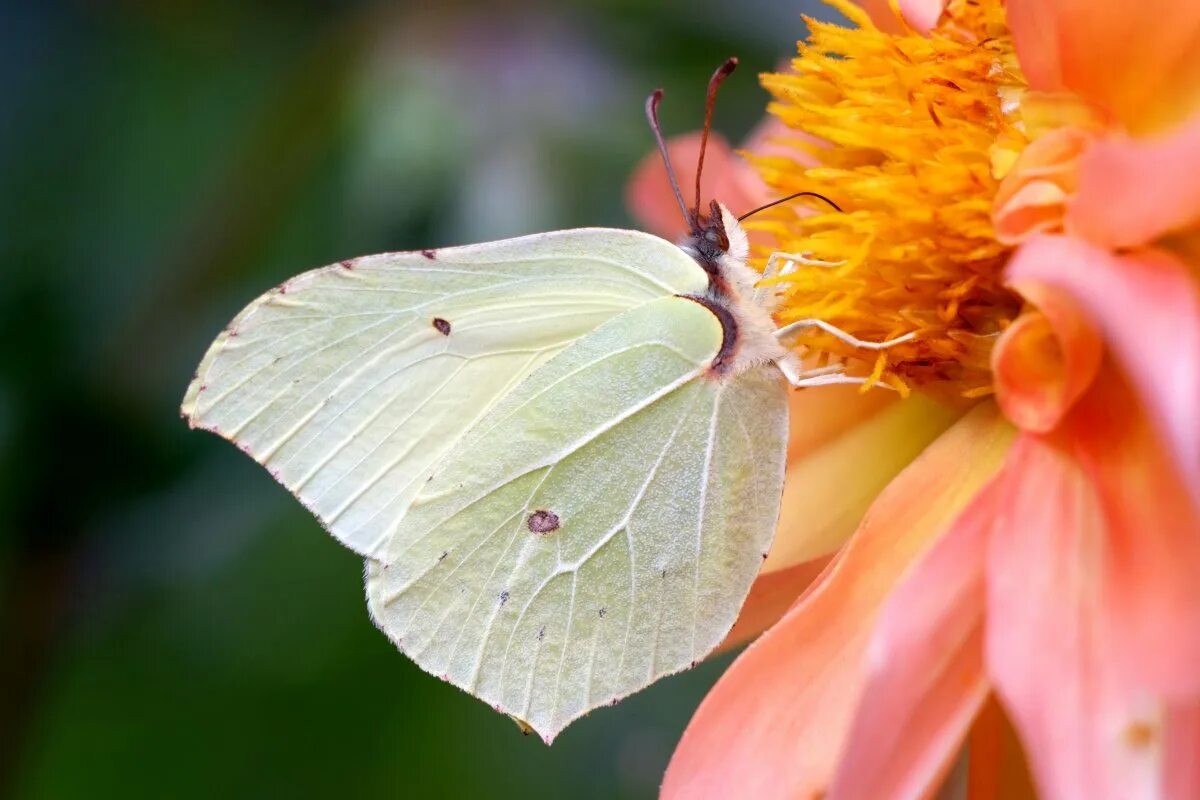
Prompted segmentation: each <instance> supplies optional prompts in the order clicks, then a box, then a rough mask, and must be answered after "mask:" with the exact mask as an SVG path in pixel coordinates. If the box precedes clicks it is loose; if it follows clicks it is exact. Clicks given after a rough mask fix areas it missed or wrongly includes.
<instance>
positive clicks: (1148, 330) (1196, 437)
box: [1008, 236, 1200, 498]
mask: <svg viewBox="0 0 1200 800" xmlns="http://www.w3.org/2000/svg"><path fill="white" fill-rule="evenodd" d="M1008 281H1009V283H1010V284H1011V285H1012V286H1013V288H1015V289H1016V290H1017V291H1018V292H1021V293H1022V294H1026V295H1030V296H1031V295H1033V294H1036V293H1037V292H1038V291H1039V290H1038V289H1037V288H1036V287H1035V286H1034V284H1045V285H1046V286H1050V287H1057V288H1059V289H1061V290H1063V291H1066V292H1068V293H1070V294H1071V296H1072V297H1073V298H1074V299H1075V301H1076V302H1077V303H1078V304H1079V306H1080V308H1081V309H1082V310H1083V312H1084V313H1086V314H1087V315H1088V316H1089V317H1091V320H1092V323H1093V324H1094V325H1095V326H1096V327H1097V328H1099V330H1100V332H1101V334H1102V335H1103V336H1104V339H1105V341H1106V342H1107V344H1108V346H1109V348H1111V351H1112V353H1113V354H1114V355H1115V356H1116V358H1117V360H1118V361H1119V362H1120V364H1121V367H1122V368H1123V370H1124V372H1125V373H1126V374H1127V375H1128V376H1129V377H1130V379H1131V380H1132V382H1133V384H1134V387H1135V388H1136V390H1137V392H1138V394H1139V396H1140V397H1141V400H1142V403H1143V404H1144V405H1145V406H1146V408H1148V409H1149V410H1150V412H1151V413H1152V416H1153V417H1154V418H1155V421H1156V423H1157V424H1158V425H1159V428H1160V430H1161V431H1162V433H1163V437H1164V440H1165V441H1166V442H1167V444H1168V446H1169V448H1170V449H1171V450H1172V452H1173V453H1174V455H1175V457H1176V460H1177V468H1178V469H1179V470H1180V472H1181V473H1182V474H1183V476H1184V478H1185V480H1186V481H1187V484H1188V486H1189V487H1190V490H1191V492H1192V494H1193V497H1196V498H1200V285H1198V284H1197V281H1196V278H1195V277H1194V276H1193V275H1192V274H1191V273H1190V271H1189V269H1188V267H1187V266H1185V265H1184V264H1181V263H1180V262H1179V261H1177V260H1175V259H1174V258H1172V257H1171V256H1169V255H1167V254H1165V253H1162V252H1158V251H1143V252H1139V253H1131V254H1128V255H1122V256H1118V255H1114V254H1112V253H1110V252H1108V251H1107V250H1104V249H1101V248H1099V247H1095V246H1093V245H1090V244H1088V243H1086V242H1083V241H1080V240H1078V239H1074V238H1071V237H1066V236H1038V237H1035V238H1033V239H1031V240H1030V241H1028V242H1026V243H1025V244H1024V245H1022V246H1021V247H1020V249H1018V250H1017V253H1016V255H1015V256H1014V257H1013V259H1012V260H1011V261H1010V262H1009V265H1008Z"/></svg>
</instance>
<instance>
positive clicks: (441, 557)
mask: <svg viewBox="0 0 1200 800" xmlns="http://www.w3.org/2000/svg"><path fill="white" fill-rule="evenodd" d="M448 555H450V551H449V550H443V551H442V554H441V555H440V556H438V561H441V560H442V559H443V558H445V557H446V556H448Z"/></svg>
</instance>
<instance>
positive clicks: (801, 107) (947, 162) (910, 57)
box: [747, 0, 1027, 398]
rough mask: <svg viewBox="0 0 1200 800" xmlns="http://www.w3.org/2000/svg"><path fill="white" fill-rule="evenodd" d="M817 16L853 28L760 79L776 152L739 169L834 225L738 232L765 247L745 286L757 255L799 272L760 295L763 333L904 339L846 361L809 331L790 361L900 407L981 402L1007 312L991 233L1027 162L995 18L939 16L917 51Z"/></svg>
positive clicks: (810, 219) (996, 12) (913, 41)
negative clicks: (922, 398)
mask: <svg viewBox="0 0 1200 800" xmlns="http://www.w3.org/2000/svg"><path fill="white" fill-rule="evenodd" d="M831 5H833V6H834V7H835V8H837V9H838V10H839V11H841V13H842V14H843V15H845V16H846V17H847V18H848V19H849V20H850V21H851V22H852V23H854V24H855V25H856V27H843V26H840V25H834V24H828V23H822V22H818V21H815V20H811V19H809V20H807V22H808V25H809V30H810V35H809V38H808V40H807V41H803V42H801V43H800V44H799V56H798V57H797V58H795V59H794V60H793V61H792V62H791V66H790V70H789V71H787V72H784V73H781V74H767V75H764V76H762V83H763V86H764V87H765V88H766V89H767V91H768V92H770V94H771V95H772V98H773V101H772V102H771V104H770V106H769V111H770V113H771V114H772V115H773V116H775V117H776V118H777V119H778V120H780V121H781V122H782V123H784V125H785V126H786V127H787V129H788V134H789V135H785V136H782V137H780V138H777V139H776V140H775V141H774V142H773V144H775V145H776V147H775V148H774V150H773V152H772V154H771V155H765V154H764V155H755V154H753V153H751V154H748V157H749V158H750V160H751V162H752V163H753V164H754V166H755V168H756V170H757V171H758V172H759V174H760V175H761V176H762V178H763V179H764V180H765V181H766V183H767V184H768V185H770V186H771V187H772V188H773V189H774V190H776V191H777V192H778V193H779V194H780V195H784V194H790V193H793V192H798V191H810V192H818V193H820V194H822V195H825V196H827V197H829V198H830V199H832V200H833V201H834V202H836V203H837V204H838V206H839V207H840V208H841V209H843V211H842V212H837V211H834V210H832V209H824V208H818V206H817V204H816V203H814V204H813V205H812V206H811V208H809V209H807V210H805V209H802V208H801V209H799V210H797V208H798V207H796V206H792V207H789V206H780V207H778V208H777V209H774V210H772V212H769V213H770V216H768V215H767V214H763V215H762V217H761V218H758V219H756V220H755V221H752V222H750V223H748V225H747V227H750V228H752V229H755V230H759V231H762V232H763V233H765V234H769V235H768V236H766V237H764V239H765V240H773V241H772V242H771V244H770V246H766V245H763V244H760V245H758V246H756V248H755V251H754V253H753V254H752V255H753V258H754V263H755V266H757V267H758V268H759V269H764V268H765V267H766V264H767V259H768V257H769V256H770V255H771V254H772V253H773V252H782V253H788V254H796V255H800V256H803V262H802V263H798V262H796V261H792V262H790V263H789V262H785V264H786V266H785V268H784V269H783V270H781V271H780V272H779V274H778V275H776V276H774V277H770V276H769V274H768V277H767V278H766V280H765V281H764V283H772V284H776V285H777V291H779V293H780V301H779V304H778V306H777V308H776V317H777V320H776V321H777V322H778V323H779V324H780V325H784V324H787V323H789V322H795V321H798V320H803V319H819V320H823V321H824V322H827V323H829V324H831V325H833V326H835V327H837V328H840V329H841V330H843V331H845V332H846V333H848V334H850V335H852V336H854V337H857V338H858V339H862V340H868V341H887V340H890V339H894V338H898V337H902V336H904V335H906V334H910V333H911V334H914V336H912V337H911V338H910V339H909V340H907V341H905V342H903V343H901V344H897V345H896V346H894V347H890V348H887V349H884V350H879V351H863V350H861V349H855V348H853V347H852V346H850V345H848V344H845V343H844V342H843V341H840V340H839V339H837V338H835V337H834V336H832V335H829V334H827V333H825V332H822V331H821V330H819V329H811V328H810V329H806V330H807V331H808V332H806V333H804V334H802V335H801V336H800V337H799V338H798V339H797V340H796V347H797V349H798V350H799V351H800V352H801V353H802V354H804V355H805V356H806V357H808V358H810V359H813V360H814V361H815V363H816V364H817V365H818V366H821V365H826V364H831V363H837V364H842V365H844V368H845V371H846V372H847V373H848V374H858V375H861V376H869V377H870V378H871V379H872V381H879V382H882V383H885V384H888V385H890V386H892V387H893V388H896V389H898V390H900V391H901V392H902V393H907V391H908V390H909V389H910V388H916V387H920V388H922V389H923V390H926V391H931V392H934V393H937V394H942V395H952V396H960V397H965V398H972V397H979V396H982V395H984V394H987V393H989V392H990V391H991V371H990V368H989V357H990V353H991V349H992V345H993V343H994V342H995V340H996V339H997V337H998V336H999V333H1000V332H1001V331H1002V330H1003V329H1004V328H1005V327H1006V326H1007V325H1008V324H1009V323H1010V322H1012V320H1013V319H1015V318H1016V316H1017V314H1018V312H1019V310H1020V300H1019V298H1018V297H1017V296H1016V295H1014V294H1013V293H1011V292H1010V291H1008V290H1007V289H1006V288H1005V287H1004V286H1003V284H1002V275H1001V272H1002V269H1003V266H1004V264H1005V262H1006V260H1007V259H1008V257H1009V254H1010V252H1011V247H1010V246H1009V245H1005V244H1002V243H1001V242H999V241H997V238H996V235H995V232H994V230H993V226H992V218H991V212H992V201H993V198H994V196H995V194H996V190H997V187H998V186H999V181H1000V178H1002V177H1003V175H1004V173H1005V171H1006V170H1007V169H1008V167H1009V166H1011V165H1012V163H1013V162H1014V161H1015V160H1016V157H1017V155H1018V154H1019V153H1020V152H1021V150H1022V149H1023V148H1024V147H1025V145H1026V144H1027V135H1026V133H1025V131H1024V124H1023V123H1022V120H1021V118H1020V98H1021V95H1022V92H1023V91H1024V89H1025V82H1024V79H1023V77H1022V75H1021V73H1020V70H1019V68H1018V67H1017V62H1016V55H1015V53H1014V50H1013V45H1012V39H1011V37H1010V35H1009V32H1008V29H1007V27H1006V26H1005V21H1004V9H1003V6H1002V5H1001V3H1000V2H999V0H954V1H953V2H951V3H950V4H949V5H948V6H947V8H946V10H945V12H944V13H943V15H942V17H941V20H940V21H939V23H938V25H937V26H936V27H935V28H934V30H932V31H931V32H930V33H929V34H927V35H918V34H916V33H913V32H910V33H901V34H891V33H885V32H883V31H881V30H879V29H878V28H876V27H875V26H874V25H873V24H872V23H871V21H870V19H869V18H868V17H867V16H866V14H864V13H863V12H862V11H861V10H860V9H859V8H857V7H856V6H854V5H852V4H850V3H847V2H843V0H831ZM789 151H791V152H789ZM780 153H782V154H780ZM760 241H763V240H760ZM810 363H812V362H811V361H810Z"/></svg>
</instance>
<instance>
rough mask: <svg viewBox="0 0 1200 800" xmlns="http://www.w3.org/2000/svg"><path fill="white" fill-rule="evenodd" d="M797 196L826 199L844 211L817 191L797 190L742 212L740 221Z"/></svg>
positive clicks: (838, 208)
mask: <svg viewBox="0 0 1200 800" xmlns="http://www.w3.org/2000/svg"><path fill="white" fill-rule="evenodd" d="M797 197H815V198H817V199H818V200H824V201H825V202H826V203H829V205H831V206H833V207H834V208H836V209H837V210H838V211H842V207H841V206H839V205H838V204H837V203H835V202H833V201H832V200H830V199H829V198H828V197H826V196H825V195H823V194H817V193H816V192H796V193H795V194H789V195H788V196H787V197H781V198H779V199H778V200H772V201H771V202H769V203H767V204H766V205H762V206H759V207H758V208H756V209H754V210H752V211H747V212H746V213H745V214H742V215H741V216H740V217H738V222H741V221H742V220H744V219H746V218H747V217H752V216H754V215H755V214H757V213H758V212H760V211H766V210H767V209H768V208H771V207H772V206H777V205H779V204H780V203H786V202H787V201H789V200H795V199H796V198H797ZM842 213H843V214H844V213H846V212H845V211H842Z"/></svg>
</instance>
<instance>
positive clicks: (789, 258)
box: [763, 251, 846, 276]
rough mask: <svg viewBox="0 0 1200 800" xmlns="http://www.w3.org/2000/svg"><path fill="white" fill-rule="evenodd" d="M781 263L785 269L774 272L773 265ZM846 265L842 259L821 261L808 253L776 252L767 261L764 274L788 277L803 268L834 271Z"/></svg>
mask: <svg viewBox="0 0 1200 800" xmlns="http://www.w3.org/2000/svg"><path fill="white" fill-rule="evenodd" d="M779 261H782V262H784V265H783V267H782V268H781V269H780V270H779V271H778V272H777V273H776V272H772V267H773V265H774V264H775V263H777V262H779ZM845 263H846V261H845V259H842V260H841V261H821V260H820V259H816V258H812V257H811V256H810V255H809V254H808V253H784V252H780V251H776V252H774V253H772V254H771V256H770V257H769V258H768V259H767V266H766V269H764V270H763V274H764V275H766V274H767V273H768V272H771V274H772V276H774V275H776V274H778V275H787V274H789V273H791V272H795V271H796V270H797V269H799V268H800V267H802V266H803V267H823V268H825V269H833V268H836V267H841V266H844V265H845Z"/></svg>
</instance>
